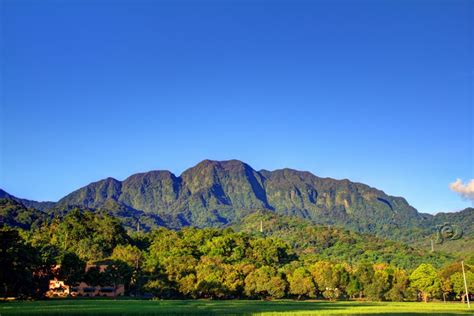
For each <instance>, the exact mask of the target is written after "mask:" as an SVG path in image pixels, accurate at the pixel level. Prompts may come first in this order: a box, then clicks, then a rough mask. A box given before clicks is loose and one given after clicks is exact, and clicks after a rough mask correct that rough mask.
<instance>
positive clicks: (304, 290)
mask: <svg viewBox="0 0 474 316" xmlns="http://www.w3.org/2000/svg"><path fill="white" fill-rule="evenodd" d="M257 215H259V216H262V221H263V220H265V221H266V224H268V223H272V227H278V226H282V227H285V229H281V230H278V231H279V234H277V230H268V232H266V231H264V232H263V233H261V232H259V231H258V230H256V229H253V230H251V226H255V222H254V219H255V216H257ZM262 223H263V222H262ZM273 224H275V225H273ZM262 226H264V225H262ZM265 227H266V226H265ZM239 228H240V230H237V228H236V227H234V228H226V229H218V228H204V229H199V228H193V227H187V228H184V229H182V230H179V231H175V230H169V229H167V228H159V229H155V230H152V231H151V232H139V233H137V232H135V233H127V232H126V230H125V229H124V228H123V227H122V226H121V225H120V222H119V221H118V220H117V219H116V218H113V217H111V216H109V215H107V214H105V213H92V212H90V211H87V210H81V209H73V210H71V211H69V212H68V213H67V214H66V215H65V216H64V217H63V218H61V220H59V219H58V218H53V219H51V220H50V221H47V222H45V223H44V224H42V225H41V226H39V227H37V228H33V229H30V230H17V229H13V228H9V227H3V228H2V229H1V230H0V233H1V234H0V238H1V256H0V258H1V260H2V262H1V265H2V269H1V271H2V273H1V275H0V296H18V297H41V296H42V295H43V294H44V292H45V291H46V290H47V281H48V280H49V279H50V278H52V277H58V278H61V279H63V280H65V281H67V283H68V284H70V285H74V284H77V283H79V282H80V281H85V282H86V283H89V284H90V285H92V286H96V285H117V284H124V285H125V287H126V289H127V293H128V294H129V295H133V296H141V295H152V296H154V297H157V298H193V299H195V298H206V299H234V298H239V299H246V298H248V299H265V300H266V299H280V298H293V299H308V298H318V299H327V300H332V301H334V300H339V299H349V298H364V299H369V300H375V301H388V300H392V301H406V300H415V299H417V297H418V296H419V297H420V298H423V299H424V300H425V301H427V300H428V299H432V298H441V297H443V296H444V297H445V298H448V299H461V298H462V296H463V295H465V293H464V292H463V289H462V288H460V287H459V272H460V266H459V265H458V264H452V261H453V258H451V257H449V256H443V255H439V254H437V253H432V254H431V253H427V252H423V251H420V250H416V249H413V248H409V247H406V246H403V245H402V244H397V243H394V242H386V241H383V240H381V239H378V238H373V237H372V238H369V237H368V236H365V235H360V234H356V233H351V232H348V231H345V230H342V229H337V228H327V227H318V226H311V225H308V224H307V223H305V222H304V221H299V220H295V219H294V218H291V217H281V216H276V215H272V214H268V213H265V212H263V213H257V214H252V215H250V216H249V218H248V219H247V220H243V221H242V222H241V223H240V225H239ZM275 229H276V228H275ZM351 249H355V252H351ZM396 251H398V254H397V255H394V253H395V252H396ZM346 252H348V253H349V254H350V255H351V256H352V255H353V257H352V259H351V260H348V257H347V255H346ZM418 262H426V263H422V264H419V266H418V267H417V265H418ZM429 262H431V263H429ZM86 263H89V264H96V265H98V264H103V263H106V264H107V265H108V266H107V269H106V270H105V271H102V272H101V271H100V270H99V269H94V268H92V269H89V270H88V271H87V272H84V271H85V269H84V267H85V264H86ZM56 264H60V268H59V269H55V265H56ZM466 267H467V270H468V273H469V280H470V281H469V282H471V283H472V282H473V277H472V275H473V273H472V271H474V269H473V267H472V266H471V265H469V264H467V265H466Z"/></svg>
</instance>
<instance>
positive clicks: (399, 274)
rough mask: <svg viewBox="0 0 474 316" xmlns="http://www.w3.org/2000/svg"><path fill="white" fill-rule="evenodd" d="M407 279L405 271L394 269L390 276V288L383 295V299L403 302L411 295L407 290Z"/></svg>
mask: <svg viewBox="0 0 474 316" xmlns="http://www.w3.org/2000/svg"><path fill="white" fill-rule="evenodd" d="M409 284H410V282H409V279H408V275H407V273H406V271H405V270H402V269H395V270H394V271H393V276H392V287H391V289H390V290H389V291H388V292H387V293H386V294H385V298H386V299H388V300H391V301H398V302H401V301H404V300H405V299H409V298H410V297H411V295H412V293H411V292H410V288H409Z"/></svg>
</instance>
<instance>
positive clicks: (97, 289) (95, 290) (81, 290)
mask: <svg viewBox="0 0 474 316" xmlns="http://www.w3.org/2000/svg"><path fill="white" fill-rule="evenodd" d="M107 266H108V265H107V264H100V265H95V264H88V265H87V266H86V270H85V271H86V272H87V271H88V270H89V269H90V268H92V267H98V268H99V271H100V272H104V271H105V269H106V268H107ZM57 269H59V266H56V267H55V268H54V270H57ZM124 294H125V286H124V285H123V284H118V285H116V286H113V285H106V286H91V285H89V284H87V283H85V282H80V283H79V284H78V285H77V286H71V285H67V284H65V283H64V281H62V280H58V279H56V278H54V279H53V280H50V281H49V290H48V291H47V292H46V297H50V298H53V297H57V298H59V297H71V296H72V297H78V296H80V297H98V296H103V297H117V296H122V295H124Z"/></svg>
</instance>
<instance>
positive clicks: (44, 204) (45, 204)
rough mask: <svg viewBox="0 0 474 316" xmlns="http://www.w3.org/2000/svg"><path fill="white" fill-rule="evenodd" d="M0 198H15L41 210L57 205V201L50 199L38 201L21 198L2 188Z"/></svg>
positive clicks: (25, 204) (27, 205)
mask: <svg viewBox="0 0 474 316" xmlns="http://www.w3.org/2000/svg"><path fill="white" fill-rule="evenodd" d="M0 199H11V200H15V201H17V202H19V203H21V204H23V205H24V206H26V207H29V208H35V209H37V210H40V211H45V210H47V209H50V208H52V207H54V205H56V203H55V202H49V201H46V202H37V201H32V200H26V199H20V198H17V197H16V196H13V195H11V194H9V193H7V192H5V191H3V190H2V189H0Z"/></svg>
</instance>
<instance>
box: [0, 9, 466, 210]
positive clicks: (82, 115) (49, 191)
mask: <svg viewBox="0 0 474 316" xmlns="http://www.w3.org/2000/svg"><path fill="white" fill-rule="evenodd" d="M1 6H2V7H1V13H2V16H1V28H2V30H1V31H2V38H1V53H2V56H1V75H2V82H1V86H0V87H1V99H0V102H1V110H0V111H1V112H0V124H1V147H0V150H1V164H0V167H1V168H0V188H3V189H4V190H6V191H7V192H9V193H11V194H14V195H17V196H19V197H24V198H29V199H36V200H57V199H59V198H61V197H62V196H64V195H65V194H67V193H69V192H71V191H72V190H75V189H77V188H79V187H81V186H83V185H86V184H87V183H89V182H92V181H96V180H98V179H101V178H105V177H108V176H112V177H114V178H117V179H120V180H121V179H124V178H126V177H127V176H129V175H131V174H133V173H135V172H141V171H148V170H153V169H168V170H171V171H173V172H174V173H176V174H178V175H179V174H180V173H181V172H182V171H183V170H184V169H186V168H187V167H190V166H192V165H194V164H196V163H197V162H199V161H200V160H203V159H205V158H209V159H218V160H221V159H232V158H235V159H240V160H243V161H245V162H247V163H249V164H250V165H251V166H253V167H254V168H255V169H257V170H258V169H262V168H265V169H270V170H272V169H277V168H282V167H291V168H294V169H300V170H309V171H311V172H313V173H314V174H316V175H319V176H324V177H326V176H328V177H333V178H339V179H340V178H348V179H351V180H354V181H359V182H364V183H367V184H369V185H371V186H374V187H377V188H379V189H382V190H384V191H385V192H387V193H388V194H391V195H397V196H404V197H406V198H407V200H408V201H409V202H410V203H411V204H412V205H413V206H415V207H416V208H418V209H419V210H420V211H423V212H435V211H441V210H456V209H460V208H464V207H467V206H469V205H471V203H470V202H468V201H466V200H462V199H461V198H460V197H459V196H458V195H456V194H455V193H453V192H451V191H450V189H449V187H448V185H449V183H450V182H453V181H455V180H456V178H461V179H463V180H464V181H467V180H469V179H472V178H474V167H473V166H474V159H473V157H474V155H473V147H474V142H473V134H474V127H473V124H474V123H473V112H474V111H473V92H472V91H473V89H474V84H473V74H474V70H473V69H474V67H473V65H474V58H473V56H474V55H473V26H474V23H473V16H474V15H473V7H474V5H473V2H472V1H469V0H464V1H463V0H446V1H437V0H433V1H428V0H423V1H416V0H414V1H404V0H401V1H400V0H393V1H376V0H373V1H356V0H351V1H349V0H347V1H329V0H328V1H289V0H288V1H243V0H241V1H225V0H223V1H196V0H194V1H188V2H185V1H151V0H150V1H136V0H134V1H132V0H129V1H123V0H122V1H85V0H84V1H74V0H72V1H59V0H58V1H50V0H49V1H48V0H43V1H33V0H32V1H24V0H3V1H1Z"/></svg>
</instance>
